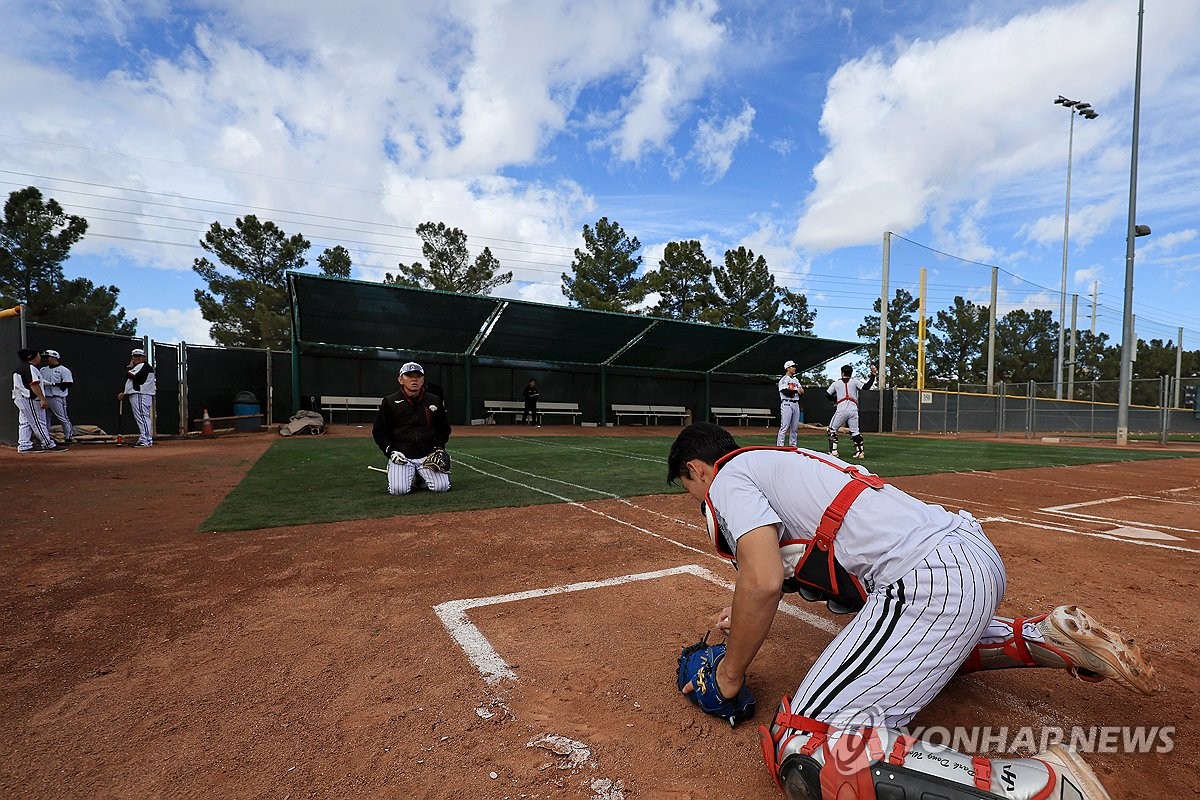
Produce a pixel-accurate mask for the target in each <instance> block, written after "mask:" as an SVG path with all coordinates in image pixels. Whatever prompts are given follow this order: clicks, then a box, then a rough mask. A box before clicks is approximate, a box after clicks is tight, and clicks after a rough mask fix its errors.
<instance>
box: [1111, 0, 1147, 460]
mask: <svg viewBox="0 0 1200 800" xmlns="http://www.w3.org/2000/svg"><path fill="white" fill-rule="evenodd" d="M1145 15H1146V2H1145V0H1138V31H1137V61H1136V67H1135V68H1134V77H1133V143H1132V145H1131V146H1130V151H1131V155H1130V159H1129V162H1130V165H1129V222H1128V227H1127V229H1126V234H1125V309H1124V313H1123V315H1122V321H1121V373H1120V377H1119V379H1118V380H1117V444H1118V445H1119V446H1122V447H1124V446H1125V445H1128V444H1129V394H1130V388H1131V386H1132V383H1133V354H1134V352H1135V351H1136V349H1137V341H1136V340H1134V339H1133V335H1134V333H1133V251H1134V244H1133V243H1134V240H1135V239H1136V238H1137V237H1139V236H1148V235H1150V228H1149V226H1147V225H1138V224H1136V221H1135V218H1136V215H1137V166H1138V124H1139V121H1140V116H1141V107H1142V21H1143V18H1144V17H1145Z"/></svg>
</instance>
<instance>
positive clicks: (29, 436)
mask: <svg viewBox="0 0 1200 800" xmlns="http://www.w3.org/2000/svg"><path fill="white" fill-rule="evenodd" d="M17 358H19V359H20V360H21V365H20V366H18V367H17V368H16V369H15V370H13V388H12V399H13V405H15V406H16V407H17V422H18V427H17V452H18V453H31V452H38V451H37V450H36V449H35V448H34V446H33V440H34V439H37V441H38V444H39V445H41V451H40V452H44V453H51V452H55V451H62V450H66V449H67V448H65V447H59V446H58V445H56V444H55V443H54V440H53V439H51V438H50V426H49V425H47V424H46V407H47V406H49V405H50V404H49V403H48V402H46V395H45V394H44V393H43V391H42V373H41V371H40V370H39V369H38V367H39V366H40V365H41V363H42V357H41V355H39V354H38V351H37V350H26V349H24V348H22V349H20V350H18V351H17Z"/></svg>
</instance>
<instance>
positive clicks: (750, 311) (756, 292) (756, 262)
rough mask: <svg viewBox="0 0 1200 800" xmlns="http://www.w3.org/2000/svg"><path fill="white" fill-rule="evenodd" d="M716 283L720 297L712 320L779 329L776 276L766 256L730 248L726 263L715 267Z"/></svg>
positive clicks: (714, 276)
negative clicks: (772, 272) (769, 266)
mask: <svg viewBox="0 0 1200 800" xmlns="http://www.w3.org/2000/svg"><path fill="white" fill-rule="evenodd" d="M713 282H714V283H715V284H716V289H717V296H716V305H714V307H713V309H712V312H713V313H712V314H710V315H709V320H710V321H712V322H716V323H718V324H720V325H728V326H730V327H733V328H749V329H750V330H755V331H767V330H776V329H777V328H778V325H779V318H778V314H779V300H778V299H777V298H776V291H777V287H776V286H775V276H774V275H772V274H771V270H770V269H768V268H767V260H766V259H765V258H763V257H762V256H755V255H754V251H753V250H749V249H747V248H745V247H739V248H738V249H737V250H726V251H725V266H723V267H716V268H715V269H714V270H713Z"/></svg>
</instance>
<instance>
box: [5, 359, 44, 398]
mask: <svg viewBox="0 0 1200 800" xmlns="http://www.w3.org/2000/svg"><path fill="white" fill-rule="evenodd" d="M26 375H28V377H26ZM41 380H42V373H41V372H39V371H38V368H37V367H35V366H34V365H33V364H22V365H21V366H20V367H18V368H17V369H16V370H14V371H13V389H12V399H13V400H21V399H24V398H26V397H34V393H33V392H32V391H31V390H30V388H29V386H28V385H27V384H33V383H40V382H41Z"/></svg>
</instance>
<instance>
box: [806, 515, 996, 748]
mask: <svg viewBox="0 0 1200 800" xmlns="http://www.w3.org/2000/svg"><path fill="white" fill-rule="evenodd" d="M959 515H960V516H961V517H962V523H961V524H960V525H959V527H958V528H957V529H955V530H953V531H951V532H950V533H949V534H947V535H946V537H945V538H944V539H943V540H942V542H941V543H940V544H939V545H938V546H937V547H936V548H935V549H934V550H933V552H931V553H930V554H929V555H928V556H926V557H925V559H924V560H923V561H921V563H920V564H918V565H917V566H916V567H915V568H914V569H913V570H912V571H911V572H909V573H908V574H907V575H905V576H904V577H902V578H901V579H900V580H898V581H896V582H895V583H892V584H889V585H887V586H878V587H876V588H875V590H874V591H872V592H871V593H870V595H869V596H868V597H867V603H866V605H865V606H863V608H862V610H861V611H859V612H858V614H856V615H855V617H854V619H853V621H851V622H850V624H849V625H847V626H846V627H845V628H843V629H842V631H841V633H839V634H838V635H837V637H835V638H834V640H833V641H832V642H831V643H830V644H829V646H828V647H827V648H825V651H824V652H822V653H821V655H820V656H819V657H818V658H817V661H816V663H815V664H813V666H812V668H811V669H810V670H809V672H808V674H807V675H805V676H804V681H803V682H802V683H801V684H800V688H798V689H797V690H796V694H795V696H794V697H793V699H792V712H793V713H796V714H800V715H802V716H805V717H809V718H811V719H816V720H820V721H821V722H825V723H828V724H831V725H834V726H835V727H838V728H855V727H860V726H866V725H877V726H878V725H884V726H887V727H889V728H899V727H902V726H904V725H907V724H908V722H909V721H910V720H912V718H913V717H914V716H916V714H917V712H919V711H920V710H921V709H922V708H924V707H925V706H926V704H928V703H929V701H931V700H932V699H933V698H934V696H935V695H936V694H937V693H938V692H939V691H941V689H942V687H943V686H945V685H946V683H947V682H948V681H949V680H950V678H952V677H953V676H954V674H955V673H956V672H958V668H959V667H960V666H961V665H962V663H963V661H965V660H966V658H967V656H968V655H970V653H971V650H972V648H974V647H975V645H976V643H978V642H979V640H980V637H981V636H982V635H983V633H984V631H986V630H987V627H988V624H989V623H990V622H991V620H992V614H993V613H995V611H996V606H997V605H998V604H999V603H1000V598H1001V597H1003V596H1004V586H1005V576H1004V565H1003V563H1002V562H1001V560H1000V555H999V553H997V552H996V548H995V547H994V546H993V545H992V543H991V542H990V541H988V539H987V537H986V536H984V534H983V529H982V528H980V527H979V523H978V522H976V521H975V519H974V517H972V516H971V515H970V514H968V513H967V512H965V511H960V512H959Z"/></svg>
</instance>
